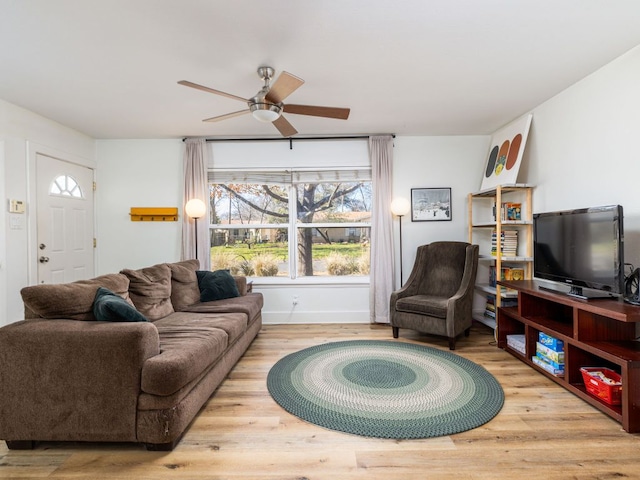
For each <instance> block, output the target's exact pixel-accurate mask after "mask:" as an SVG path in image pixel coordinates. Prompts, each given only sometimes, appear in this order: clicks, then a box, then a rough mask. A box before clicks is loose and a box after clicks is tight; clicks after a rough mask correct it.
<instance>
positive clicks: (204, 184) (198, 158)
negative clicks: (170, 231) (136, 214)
mask: <svg viewBox="0 0 640 480" xmlns="http://www.w3.org/2000/svg"><path fill="white" fill-rule="evenodd" d="M184 145H185V150H184V194H183V202H182V260H189V259H192V258H197V259H198V260H199V261H200V268H201V269H202V270H211V245H210V244H209V185H208V180H207V168H208V165H209V149H208V148H207V144H206V141H205V140H203V139H188V140H186V141H185V143H184ZM193 198H199V199H200V200H202V201H203V202H204V204H205V205H206V207H207V212H206V213H205V214H204V216H203V217H202V218H199V219H198V222H197V231H198V240H197V244H198V251H197V252H196V222H195V220H194V219H193V218H190V217H189V216H188V215H187V214H186V213H185V212H184V206H185V205H186V203H187V202H188V201H189V200H191V199H193Z"/></svg>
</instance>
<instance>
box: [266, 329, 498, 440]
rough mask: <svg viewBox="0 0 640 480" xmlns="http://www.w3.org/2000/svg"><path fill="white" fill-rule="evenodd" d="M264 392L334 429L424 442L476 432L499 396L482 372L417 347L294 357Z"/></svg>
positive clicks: (380, 346)
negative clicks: (471, 430) (472, 430)
mask: <svg viewBox="0 0 640 480" xmlns="http://www.w3.org/2000/svg"><path fill="white" fill-rule="evenodd" d="M267 388H268V389H269V393H270V394H271V396H272V397H273V399H274V400H275V401H276V402H277V403H278V404H280V406H282V408H284V409H285V410H286V411H288V412H289V413H292V414H293V415H295V416H297V417H299V418H301V419H303V420H306V421H308V422H311V423H314V424H316V425H320V426H322V427H325V428H330V429H332V430H338V431H341V432H346V433H353V434H356V435H362V436H366V437H378V438H396V439H401V438H427V437H438V436H442V435H451V434H454V433H458V432H463V431H465V430H470V429H472V428H476V427H479V426H480V425H483V424H485V423H486V422H488V421H489V420H491V419H492V418H493V417H494V416H496V415H497V414H498V412H499V411H500V409H501V408H502V405H503V403H504V392H503V391H502V387H501V386H500V384H499V383H498V381H497V380H496V379H495V378H494V377H493V376H492V375H491V374H490V373H489V372H487V371H486V370H485V369H484V368H483V367H481V366H480V365H477V364H475V363H473V362H471V361H469V360H467V359H465V358H462V357H460V356H458V355H455V354H453V353H450V352H448V351H443V350H438V349H435V348H431V347H425V346H422V345H415V344H411V343H403V342H391V341H378V340H355V341H346V342H335V343H326V344H323V345H317V346H315V347H311V348H306V349H304V350H300V351H299V352H295V353H292V354H290V355H287V356H286V357H284V358H282V359H281V360H279V361H278V362H277V363H276V364H275V365H274V366H273V367H272V368H271V370H270V371H269V375H268V376H267Z"/></svg>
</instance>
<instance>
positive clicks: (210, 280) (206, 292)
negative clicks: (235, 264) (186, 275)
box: [196, 270, 240, 302]
mask: <svg viewBox="0 0 640 480" xmlns="http://www.w3.org/2000/svg"><path fill="white" fill-rule="evenodd" d="M196 275H197V276H198V287H199V288H200V301H201V302H211V301H213V300H224V299H225V298H233V297H239V296H240V292H239V291H238V285H237V284H236V281H235V279H234V278H233V276H232V275H231V273H230V272H229V270H216V271H214V272H207V271H204V270H198V271H197V272H196Z"/></svg>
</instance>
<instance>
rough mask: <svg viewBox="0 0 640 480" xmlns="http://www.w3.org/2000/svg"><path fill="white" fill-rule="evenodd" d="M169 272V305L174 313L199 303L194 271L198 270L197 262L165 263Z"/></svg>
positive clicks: (196, 278) (198, 264)
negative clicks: (170, 304)
mask: <svg viewBox="0 0 640 480" xmlns="http://www.w3.org/2000/svg"><path fill="white" fill-rule="evenodd" d="M167 266H168V267H169V269H170V270H171V303H172V305H173V309H174V310H175V311H176V312H180V311H182V310H184V308H185V307H187V306H189V305H192V304H194V303H197V302H199V301H200V289H199V288H198V277H197V276H196V270H198V269H199V268H200V262H199V261H198V260H185V261H184V262H176V263H167Z"/></svg>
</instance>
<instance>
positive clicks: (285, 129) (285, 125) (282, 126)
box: [271, 115, 298, 137]
mask: <svg viewBox="0 0 640 480" xmlns="http://www.w3.org/2000/svg"><path fill="white" fill-rule="evenodd" d="M271 123H273V124H274V125H275V126H276V128H277V129H278V131H279V132H280V133H281V134H282V136H283V137H291V136H293V135H295V134H296V133H298V131H297V130H296V129H295V128H293V125H291V124H290V123H289V121H288V120H287V119H286V118H284V117H283V116H282V115H280V116H279V117H278V118H277V119H276V120H274V121H273V122H271Z"/></svg>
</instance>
